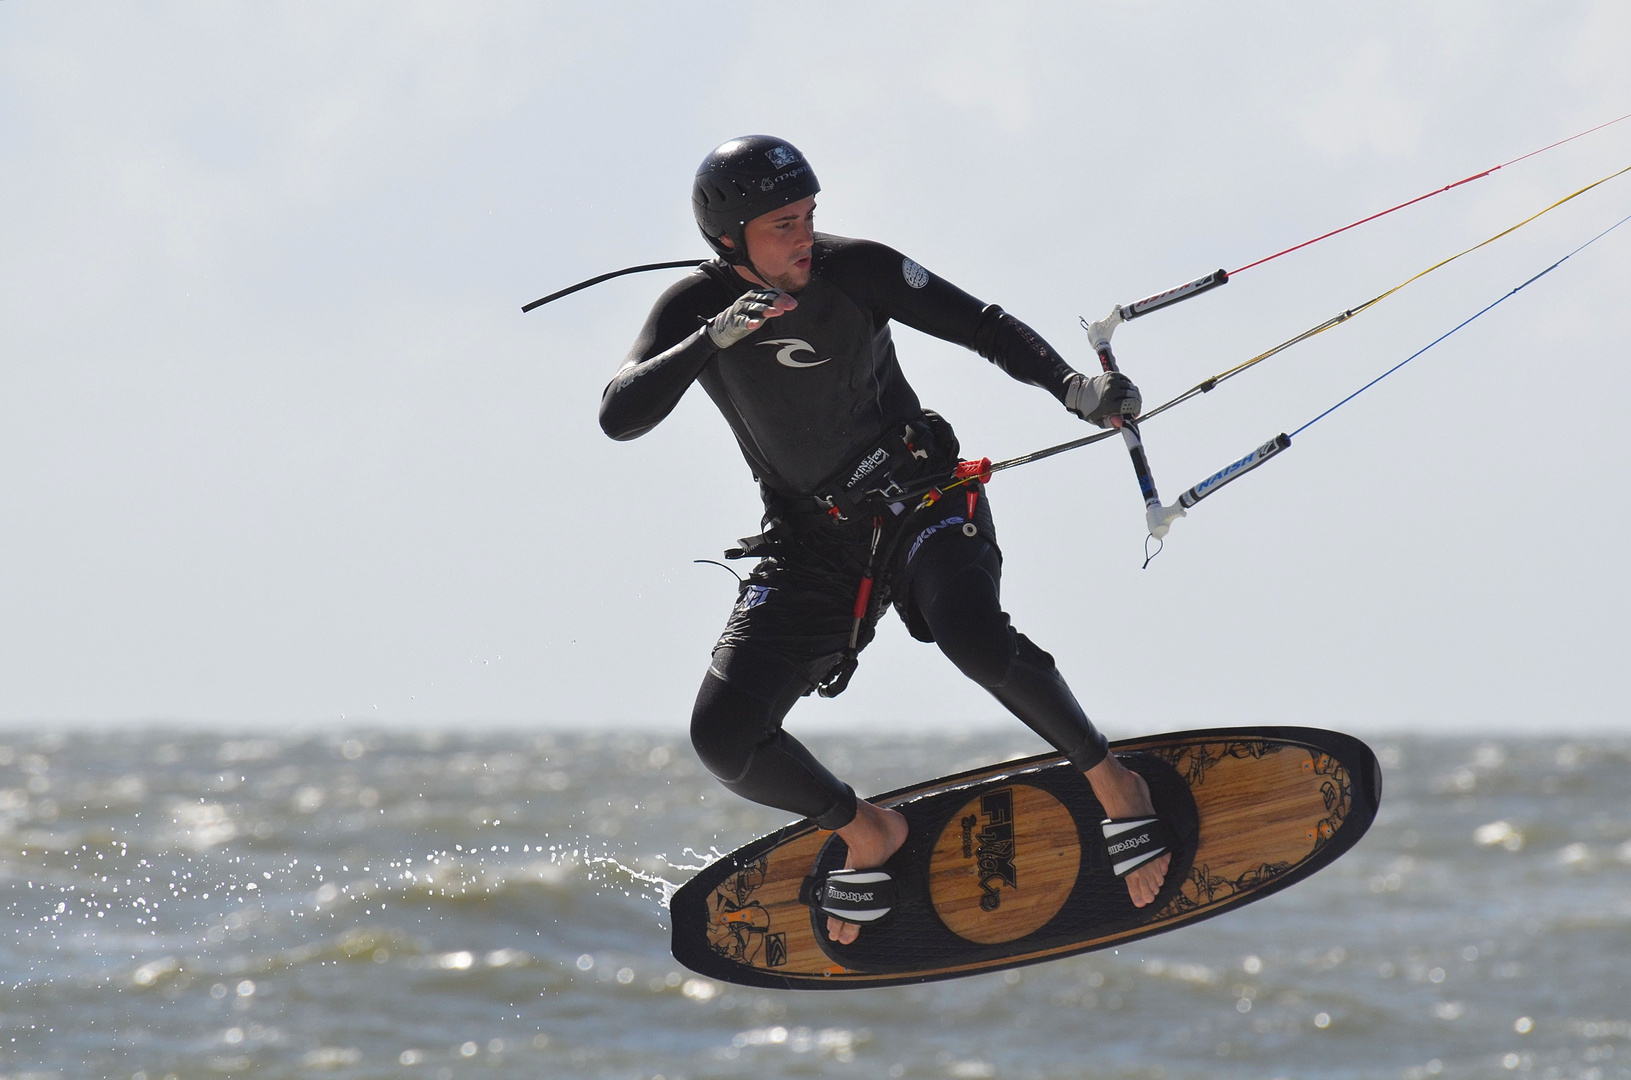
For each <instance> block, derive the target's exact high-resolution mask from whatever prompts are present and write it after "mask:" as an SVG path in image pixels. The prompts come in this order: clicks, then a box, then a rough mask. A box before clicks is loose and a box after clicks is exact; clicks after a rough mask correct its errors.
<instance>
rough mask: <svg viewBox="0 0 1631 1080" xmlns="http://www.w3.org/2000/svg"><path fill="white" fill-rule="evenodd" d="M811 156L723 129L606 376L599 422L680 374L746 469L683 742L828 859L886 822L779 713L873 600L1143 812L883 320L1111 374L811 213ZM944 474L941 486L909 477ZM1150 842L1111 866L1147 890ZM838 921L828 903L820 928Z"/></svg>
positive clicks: (1140, 794)
mask: <svg viewBox="0 0 1631 1080" xmlns="http://www.w3.org/2000/svg"><path fill="white" fill-rule="evenodd" d="M819 190H820V185H819V184H817V182H816V178H815V174H814V172H813V171H812V170H811V168H810V166H809V164H808V163H807V162H806V161H805V160H804V158H803V156H802V155H801V154H800V153H799V152H798V151H797V150H796V149H794V148H793V147H792V146H791V145H790V144H788V143H787V142H785V141H783V140H781V139H775V138H770V137H768V136H762V135H755V136H748V137H746V138H741V139H733V140H732V141H730V142H728V143H725V144H724V145H723V146H721V147H719V148H718V149H716V150H715V151H714V152H713V153H711V154H709V155H708V157H707V158H706V159H705V160H704V161H703V163H702V167H701V168H700V169H699V170H698V172H697V176H696V181H695V185H694V187H693V194H692V200H693V207H694V209H695V212H696V218H697V224H698V226H699V227H700V228H701V230H702V234H703V236H704V237H705V238H706V239H707V241H708V243H709V244H710V245H711V246H712V247H713V249H714V251H715V252H716V253H717V254H718V256H719V257H718V258H717V259H715V260H714V261H712V262H708V263H705V264H703V265H702V266H700V267H698V269H697V270H696V271H695V272H694V273H692V274H690V275H688V276H687V277H685V278H684V279H683V280H681V281H680V282H679V283H677V284H676V285H674V286H673V287H672V288H670V289H669V290H668V291H667V292H665V293H664V294H663V295H662V297H661V298H660V299H659V300H658V301H657V304H656V306H655V307H654V308H653V309H652V312H651V314H650V316H649V317H648V318H647V319H646V324H645V326H644V328H643V329H642V330H641V332H640V336H639V338H638V339H637V340H636V341H635V344H634V348H633V349H632V350H630V352H629V356H628V359H627V360H626V361H625V362H624V364H623V366H622V368H621V369H619V371H618V373H617V375H616V377H614V378H613V379H612V381H611V383H610V384H609V385H608V386H607V387H606V391H605V394H604V396H603V397H602V399H601V405H600V423H601V427H602V428H603V429H604V430H605V432H606V433H607V434H608V435H610V436H611V437H612V438H614V439H633V438H636V437H638V436H640V435H643V434H644V433H646V432H647V431H650V430H651V429H652V428H653V427H655V426H656V425H657V424H658V423H659V422H660V421H661V420H662V419H663V418H664V417H665V416H667V415H668V414H669V412H671V411H672V410H673V408H674V406H675V405H676V404H678V403H679V400H680V398H681V397H682V396H683V395H684V394H685V392H686V390H687V389H689V387H690V386H691V384H692V383H693V382H700V383H701V384H702V387H703V389H704V390H705V391H707V393H708V396H709V397H710V398H712V399H713V401H714V404H715V405H717V406H718V407H719V410H720V412H722V413H723V414H724V416H725V419H726V421H727V422H728V423H729V424H730V426H731V430H732V431H733V432H734V433H735V435H736V440H737V443H738V444H739V445H740V446H741V449H742V454H743V456H744V457H745V458H747V462H748V465H749V467H750V468H751V469H752V470H753V474H754V477H755V478H756V479H757V480H758V481H759V487H760V491H761V494H762V495H763V497H764V503H765V518H764V523H765V532H764V533H763V534H762V535H761V536H758V537H754V538H752V540H751V541H748V542H745V547H747V548H748V549H749V550H748V551H747V554H752V555H760V556H762V558H761V559H760V561H759V562H758V564H757V565H756V566H755V567H754V569H753V571H752V572H751V573H750V574H749V575H748V576H747V578H746V580H745V581H744V583H743V585H742V588H741V591H740V594H739V597H738V600H737V603H736V606H735V608H734V609H733V610H732V612H731V616H730V618H729V620H728V621H727V622H726V624H725V630H724V633H723V634H722V635H721V636H720V638H719V642H718V644H717V645H716V646H715V648H714V653H713V662H712V663H711V664H710V666H709V668H708V673H707V674H706V675H705V676H704V677H703V682H702V689H701V691H700V692H699V693H698V695H697V700H696V706H695V709H694V711H693V713H692V718H691V739H692V742H693V744H694V745H695V747H696V750H697V754H698V756H700V757H701V759H702V761H703V763H704V764H705V765H707V766H708V768H709V770H710V771H712V772H713V774H714V775H715V776H716V777H718V778H719V780H720V782H721V783H723V784H724V785H725V786H726V787H727V788H729V789H730V790H732V791H734V792H736V793H737V794H739V795H742V796H745V797H746V798H749V799H752V800H753V801H755V802H760V803H764V804H767V805H770V806H775V807H779V808H781V809H783V810H788V811H791V812H793V813H796V814H801V815H805V816H807V817H811V818H814V819H815V820H816V821H817V823H819V824H820V825H822V826H823V827H826V828H830V829H835V830H837V832H838V834H839V836H841V837H843V838H844V840H845V842H846V844H847V845H848V847H849V864H848V865H849V866H851V867H855V868H865V867H876V866H881V865H883V864H884V863H885V862H886V860H887V859H888V858H889V856H890V855H892V854H893V853H894V852H895V851H896V850H897V849H899V848H900V846H901V844H903V843H904V842H905V839H906V822H905V819H904V818H903V817H901V815H900V814H898V813H896V812H895V811H893V810H888V809H884V808H881V807H877V806H874V805H872V804H871V803H868V802H865V801H862V800H858V799H857V798H856V797H855V793H854V791H853V790H851V788H850V787H849V785H848V784H845V783H844V782H843V781H841V780H839V779H838V778H837V777H835V776H833V774H832V773H830V772H829V771H828V770H827V769H826V768H825V767H823V766H822V765H821V763H820V762H818V761H817V760H816V759H815V758H814V757H813V756H812V755H811V754H810V752H809V751H808V750H807V749H805V747H804V746H803V745H802V744H801V743H799V742H798V740H796V739H794V738H793V737H792V736H791V735H789V734H787V733H786V732H785V731H784V730H782V719H783V717H785V716H786V714H787V711H788V710H789V709H790V708H791V707H792V706H793V703H794V702H796V701H797V700H798V699H799V698H800V697H802V696H804V695H806V694H809V693H810V692H811V691H812V690H819V691H820V692H821V693H822V694H823V695H824V696H831V695H833V694H836V693H838V692H839V691H841V690H842V689H843V686H844V684H845V683H846V682H847V681H848V679H849V675H850V673H851V672H852V671H853V670H854V665H855V661H856V656H857V654H858V653H859V651H860V650H861V649H862V648H864V647H865V646H866V644H867V643H868V642H869V641H870V640H871V638H872V635H873V631H874V627H875V625H876V622H877V619H878V618H879V617H880V616H881V615H882V613H883V609H884V607H886V606H888V605H889V603H890V602H891V601H892V602H893V604H894V606H895V608H896V610H897V611H898V612H899V613H900V615H901V617H902V618H903V619H904V620H905V622H906V625H907V627H908V629H909V630H910V632H911V634H912V636H914V637H916V638H918V639H920V640H923V641H933V642H935V643H936V644H937V645H939V646H940V648H941V650H942V651H943V652H944V653H945V654H946V656H947V657H948V658H949V659H950V660H951V661H952V663H953V664H955V665H956V666H957V668H958V669H959V670H960V671H962V672H963V673H964V674H965V675H967V676H968V677H969V678H971V679H973V680H974V681H975V682H977V683H979V684H980V685H981V686H983V687H985V688H986V689H987V690H988V691H990V692H991V694H992V695H993V696H994V697H995V698H996V699H997V700H998V701H1000V702H1002V704H1003V705H1004V706H1006V707H1007V708H1008V709H1009V710H1010V711H1011V712H1013V713H1014V715H1016V716H1018V717H1019V718H1020V719H1021V720H1023V721H1024V722H1025V723H1026V724H1028V725H1029V726H1030V727H1031V728H1033V729H1034V730H1035V731H1036V732H1037V733H1038V734H1040V735H1041V736H1042V737H1043V738H1045V739H1047V740H1048V741H1049V742H1050V743H1052V744H1053V745H1054V746H1055V747H1056V748H1058V749H1059V750H1060V751H1061V752H1063V753H1065V754H1067V755H1068V756H1069V757H1070V760H1071V761H1072V763H1074V764H1075V765H1076V766H1077V767H1078V768H1080V769H1081V770H1082V771H1083V772H1084V773H1085V774H1086V776H1087V779H1088V782H1089V783H1090V784H1091V785H1092V787H1093V791H1094V794H1095V795H1096V796H1097V798H1098V800H1099V802H1100V803H1101V804H1102V805H1103V807H1104V809H1105V812H1106V813H1107V814H1108V815H1110V816H1111V817H1114V818H1121V817H1133V816H1144V815H1149V814H1151V813H1152V807H1151V804H1150V797H1149V790H1148V787H1147V786H1146V785H1145V782H1144V780H1143V779H1142V778H1141V777H1139V776H1138V775H1137V774H1136V773H1134V772H1132V771H1131V770H1129V769H1127V768H1126V767H1125V766H1123V765H1121V763H1120V762H1118V761H1117V760H1116V759H1115V757H1114V755H1111V754H1108V753H1107V751H1106V741H1105V739H1104V736H1103V735H1101V734H1100V733H1099V732H1098V730H1097V729H1095V728H1094V726H1093V724H1092V722H1091V721H1090V720H1088V718H1087V716H1086V715H1085V714H1084V713H1083V712H1082V709H1081V706H1080V705H1078V704H1077V702H1076V699H1075V697H1074V696H1073V695H1072V694H1071V691H1070V688H1069V687H1068V686H1067V685H1066V684H1065V681H1064V679H1063V678H1062V677H1061V676H1060V674H1059V672H1058V670H1057V669H1056V668H1055V667H1054V663H1053V657H1051V656H1049V655H1048V654H1047V653H1046V652H1044V651H1042V650H1041V649H1040V648H1038V647H1037V646H1036V645H1034V644H1033V643H1032V642H1031V641H1030V639H1029V638H1027V637H1026V636H1025V635H1023V634H1021V633H1018V632H1017V631H1015V630H1014V629H1013V628H1012V626H1010V625H1009V619H1008V615H1007V614H1006V613H1005V612H1004V611H1003V610H1002V605H1001V602H1000V600H999V582H1000V580H1001V573H1002V556H1001V553H1000V552H999V550H998V548H997V541H996V533H995V531H994V529H993V525H992V518H991V511H990V507H989V505H988V503H987V500H986V499H985V498H984V488H983V486H982V485H981V483H980V482H979V480H978V479H977V478H976V479H968V480H967V481H966V482H965V483H963V484H962V485H961V486H956V487H952V486H950V481H951V478H952V470H953V468H954V467H955V466H956V464H957V461H958V447H957V440H956V437H955V435H953V433H952V430H951V428H950V426H949V425H948V424H947V423H946V422H945V421H944V420H943V419H941V418H940V417H938V416H937V415H935V414H934V413H930V412H926V411H925V410H924V409H923V408H922V406H921V405H919V404H918V399H917V395H916V394H915V393H914V392H913V390H912V388H911V386H910V385H908V384H907V382H906V377H905V375H904V373H903V372H902V371H901V369H900V365H899V363H898V362H897V360H896V357H895V347H894V343H893V341H892V339H891V337H890V333H889V323H890V321H891V320H895V321H898V322H901V323H904V324H906V325H907V326H910V327H913V328H914V329H917V330H921V331H923V332H924V333H927V334H932V335H934V336H935V337H938V338H942V339H944V340H946V341H952V342H956V343H957V344H959V345H963V346H966V347H968V348H971V349H975V350H977V351H978V352H979V353H980V355H982V356H984V357H986V358H987V359H988V360H990V361H991V362H992V363H994V364H996V365H998V366H999V367H1001V368H1002V369H1003V370H1004V371H1006V372H1007V373H1008V374H1009V375H1011V376H1013V377H1014V378H1015V379H1018V380H1019V381H1021V382H1025V383H1029V384H1031V385H1033V386H1038V387H1041V388H1043V389H1044V390H1047V391H1048V392H1049V393H1051V394H1053V396H1054V397H1056V398H1058V399H1059V401H1060V402H1061V403H1062V404H1064V405H1065V407H1066V408H1068V409H1070V410H1071V411H1072V412H1073V413H1075V414H1076V415H1077V416H1079V417H1081V418H1082V419H1084V420H1087V421H1090V422H1092V423H1096V424H1099V425H1100V426H1106V425H1108V424H1110V423H1112V422H1113V421H1114V420H1115V419H1116V418H1119V417H1121V416H1124V415H1125V416H1136V415H1137V413H1138V410H1139V406H1140V400H1139V395H1138V390H1137V388H1136V387H1134V386H1133V385H1132V383H1131V382H1129V381H1128V380H1127V379H1126V377H1125V376H1122V375H1120V374H1119V373H1109V374H1105V375H1098V376H1092V377H1089V376H1086V375H1082V374H1079V373H1077V372H1076V371H1074V370H1073V369H1072V368H1071V367H1070V365H1069V364H1067V363H1065V360H1064V358H1063V357H1061V356H1060V355H1059V354H1058V353H1057V352H1055V351H1054V349H1053V348H1052V347H1051V346H1049V345H1048V343H1047V342H1045V341H1043V340H1042V338H1041V337H1040V336H1039V335H1038V334H1037V333H1036V332H1035V331H1034V330H1032V329H1031V328H1030V327H1028V326H1026V325H1025V324H1024V323H1022V322H1020V321H1019V320H1017V319H1015V318H1014V317H1013V316H1011V315H1009V314H1007V313H1006V312H1004V311H1003V310H1002V309H1001V308H999V307H997V306H996V305H994V304H992V305H986V304H982V303H981V302H980V301H978V300H976V299H974V298H973V297H972V296H969V295H968V294H967V293H965V292H963V291H962V290H960V289H958V288H956V287H955V286H953V285H951V284H950V283H948V282H946V281H943V280H941V279H940V278H938V277H936V276H935V275H934V274H932V273H930V272H929V271H927V270H925V269H924V268H923V267H921V266H919V265H918V264H917V263H915V262H913V261H912V260H911V259H909V258H905V257H904V256H902V255H901V254H900V253H899V252H896V251H893V250H891V249H890V248H887V247H884V246H883V245H881V244H875V243H872V242H870V241H865V240H849V239H845V238H843V237H838V236H830V235H827V234H824V233H816V232H814V231H813V220H814V217H813V216H814V211H815V194H816V192H817V191H819ZM935 484H944V485H947V490H946V492H945V494H944V496H943V497H941V498H939V499H935V500H929V499H924V498H922V497H921V494H920V493H921V492H923V491H924V490H926V489H927V488H929V487H930V486H931V485H935ZM1170 858H1171V856H1170V855H1161V856H1159V857H1157V858H1154V859H1152V860H1150V861H1149V862H1146V863H1145V864H1144V865H1142V866H1140V867H1138V868H1137V869H1135V870H1133V871H1132V872H1131V873H1129V874H1128V875H1127V877H1126V880H1127V888H1128V892H1129V893H1130V895H1131V897H1132V900H1133V902H1134V903H1135V904H1137V905H1139V906H1143V905H1145V904H1148V903H1150V902H1151V901H1152V900H1154V898H1155V894H1156V890H1157V889H1158V888H1160V885H1161V882H1162V880H1163V879H1164V877H1165V874H1166V869H1167V865H1168V863H1169V861H1170ZM858 930H859V928H858V927H857V926H856V925H855V924H853V923H849V922H844V921H842V920H840V919H837V918H832V919H829V920H828V934H829V936H830V937H832V938H833V939H834V940H836V941H841V942H845V943H848V942H851V941H853V940H854V939H855V937H856V934H857V932H858Z"/></svg>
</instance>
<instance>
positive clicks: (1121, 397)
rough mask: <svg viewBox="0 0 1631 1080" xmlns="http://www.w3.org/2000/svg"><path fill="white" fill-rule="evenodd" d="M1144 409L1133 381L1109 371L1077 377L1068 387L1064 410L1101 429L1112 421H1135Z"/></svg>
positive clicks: (1110, 424) (1142, 400) (1066, 388)
mask: <svg viewBox="0 0 1631 1080" xmlns="http://www.w3.org/2000/svg"><path fill="white" fill-rule="evenodd" d="M1143 407H1144V397H1143V395H1141V394H1140V393H1139V392H1138V387H1136V386H1134V385H1133V380H1131V379H1129V378H1128V377H1127V376H1125V375H1123V374H1122V373H1121V372H1119V371H1106V372H1105V373H1104V374H1102V375H1094V376H1092V377H1089V376H1086V375H1081V374H1077V375H1074V376H1072V377H1071V380H1070V383H1069V384H1068V385H1067V386H1066V387H1065V408H1067V409H1069V410H1070V411H1071V412H1073V413H1075V414H1076V415H1077V416H1079V417H1081V418H1082V419H1083V420H1086V421H1087V422H1088V423H1090V424H1097V425H1098V426H1099V427H1111V426H1114V425H1113V423H1112V421H1113V420H1119V419H1121V418H1122V417H1134V416H1137V415H1138V414H1139V411H1140V410H1141V409H1143Z"/></svg>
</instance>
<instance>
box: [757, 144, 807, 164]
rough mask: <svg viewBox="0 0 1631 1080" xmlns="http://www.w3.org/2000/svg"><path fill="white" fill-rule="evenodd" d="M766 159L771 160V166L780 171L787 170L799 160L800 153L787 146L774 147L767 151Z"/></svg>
mask: <svg viewBox="0 0 1631 1080" xmlns="http://www.w3.org/2000/svg"><path fill="white" fill-rule="evenodd" d="M765 157H767V158H769V159H770V164H772V165H774V166H775V167H776V168H778V169H785V168H787V166H788V165H790V164H792V163H793V162H795V161H797V160H798V159H799V156H798V153H797V152H796V151H794V150H793V149H792V148H790V147H786V146H772V147H771V148H770V149H769V150H766V151H765Z"/></svg>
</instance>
